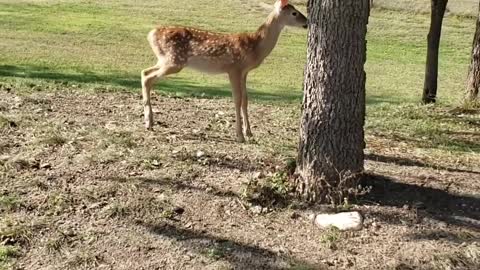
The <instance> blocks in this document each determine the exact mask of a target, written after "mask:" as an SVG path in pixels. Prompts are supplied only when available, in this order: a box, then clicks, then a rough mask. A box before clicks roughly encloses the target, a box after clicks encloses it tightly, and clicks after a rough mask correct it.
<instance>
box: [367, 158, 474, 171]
mask: <svg viewBox="0 0 480 270" xmlns="http://www.w3.org/2000/svg"><path fill="white" fill-rule="evenodd" d="M365 158H366V159H367V160H372V161H377V162H383V163H392V164H395V165H398V166H408V167H421V168H432V169H435V170H442V171H447V172H459V173H471V174H480V171H472V170H463V169H456V168H449V167H445V166H437V165H432V164H428V163H424V162H421V161H418V160H412V159H408V158H402V157H391V156H383V155H377V154H367V155H365Z"/></svg>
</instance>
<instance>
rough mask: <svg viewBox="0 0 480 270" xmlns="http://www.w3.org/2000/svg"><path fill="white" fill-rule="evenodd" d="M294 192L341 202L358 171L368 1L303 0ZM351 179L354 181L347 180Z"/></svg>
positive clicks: (362, 159) (361, 139)
mask: <svg viewBox="0 0 480 270" xmlns="http://www.w3.org/2000/svg"><path fill="white" fill-rule="evenodd" d="M308 9H309V16H310V18H309V22H310V26H309V37H308V51H307V66H306V69H305V81H304V99H303V113H302V114H303V115H302V120H301V130H300V144H299V152H298V162H297V170H296V173H297V178H296V182H295V187H296V190H297V192H298V193H299V194H300V195H302V196H303V197H304V198H305V199H307V200H309V201H322V202H328V201H330V202H332V201H338V200H342V199H343V198H342V197H343V195H344V194H342V191H344V190H346V189H348V188H350V187H352V186H353V185H354V184H355V182H356V181H355V177H352V176H356V175H357V174H358V173H360V172H362V171H363V163H364V153H363V149H364V147H365V142H364V130H363V127H364V122H365V81H366V75H365V71H364V64H365V61H366V39H365V36H366V33H367V23H368V17H369V12H370V1H369V0H309V2H308ZM350 180H354V181H350Z"/></svg>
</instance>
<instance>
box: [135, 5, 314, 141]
mask: <svg viewBox="0 0 480 270" xmlns="http://www.w3.org/2000/svg"><path fill="white" fill-rule="evenodd" d="M285 26H294V27H303V28H307V18H306V17H305V16H304V15H303V14H302V13H301V12H299V11H298V10H297V9H295V7H293V6H292V5H290V4H289V3H288V0H278V1H276V2H275V4H274V9H273V11H272V12H271V13H270V15H269V16H268V18H267V20H266V21H265V23H264V24H262V25H261V26H260V27H259V28H258V30H257V31H256V32H254V33H240V34H220V33H211V32H207V31H203V30H199V29H194V28H187V27H158V28H156V29H153V30H152V31H150V32H149V34H148V41H149V43H150V46H151V47H152V50H153V52H154V54H155V55H156V57H157V58H158V62H157V64H156V65H155V66H153V67H150V68H147V69H145V70H143V71H142V96H143V106H144V117H145V127H146V128H147V129H152V126H153V115H152V105H151V101H150V91H151V89H152V87H153V84H154V82H155V81H156V80H157V79H161V78H163V77H165V76H167V75H170V74H174V73H178V72H180V71H181V70H182V69H183V68H185V67H189V68H193V69H196V70H198V71H201V72H206V73H214V74H218V73H227V74H228V77H229V79H230V83H231V86H232V92H233V101H234V103H235V119H236V120H235V121H236V123H235V124H236V127H235V129H236V140H237V141H238V142H245V137H244V135H243V132H244V131H243V130H242V115H241V114H243V128H244V130H245V133H246V135H247V136H248V137H252V136H253V135H252V132H251V130H250V122H249V120H248V112H247V107H248V96H247V88H246V79H247V75H248V72H249V71H251V70H253V69H255V68H257V67H258V66H259V65H260V64H261V63H262V62H263V60H264V59H265V58H266V57H267V56H268V55H269V54H270V53H271V52H272V50H273V48H274V47H275V45H276V43H277V41H278V38H279V36H280V33H281V31H282V29H283V28H284V27H285Z"/></svg>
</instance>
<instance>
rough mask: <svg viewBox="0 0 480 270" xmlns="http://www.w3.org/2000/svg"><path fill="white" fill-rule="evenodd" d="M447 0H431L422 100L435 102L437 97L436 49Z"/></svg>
mask: <svg viewBox="0 0 480 270" xmlns="http://www.w3.org/2000/svg"><path fill="white" fill-rule="evenodd" d="M447 3H448V0H431V9H432V11H431V15H430V16H431V17H430V31H429V32H428V48H427V63H426V67H425V82H424V85H423V96H422V102H423V103H425V104H428V103H435V101H436V99H437V80H438V50H439V48H440V36H441V34H442V22H443V16H444V15H445V9H446V8H447Z"/></svg>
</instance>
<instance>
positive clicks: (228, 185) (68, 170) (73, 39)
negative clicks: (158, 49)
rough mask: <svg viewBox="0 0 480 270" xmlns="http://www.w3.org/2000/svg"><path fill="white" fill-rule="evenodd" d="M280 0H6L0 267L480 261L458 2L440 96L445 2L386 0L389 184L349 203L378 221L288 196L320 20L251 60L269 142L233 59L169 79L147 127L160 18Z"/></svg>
mask: <svg viewBox="0 0 480 270" xmlns="http://www.w3.org/2000/svg"><path fill="white" fill-rule="evenodd" d="M138 2H140V3H138ZM294 2H296V3H299V4H300V5H299V7H300V9H302V10H305V6H304V5H301V4H302V2H303V1H294ZM180 7H181V8H180ZM459 13H460V14H463V13H462V12H459ZM266 14H267V11H265V10H264V9H263V7H261V5H259V4H258V1H257V0H228V1H227V0H225V1H212V0H197V1H191V0H161V1H158V0H156V1H153V0H144V1H132V0H121V1H113V0H105V1H90V0H84V1H71V0H36V1H35V0H20V1H18V0H17V1H13V0H0V214H1V216H0V269H2V267H3V268H6V269H9V268H14V267H23V268H24V269H52V268H53V269H77V268H78V269H85V268H87V269H93V268H95V269H97V268H98V269H140V268H142V267H143V268H144V269H157V268H159V267H160V269H170V268H171V269H199V265H200V268H201V269H231V268H234V269H261V268H262V267H265V268H267V269H318V268H320V269H322V268H321V267H324V268H328V267H331V268H332V269H343V268H345V269H379V268H385V269H386V268H389V267H390V268H391V269H409V268H398V267H413V268H422V267H423V268H425V269H428V267H431V268H434V269H457V268H454V267H462V266H465V267H470V268H471V269H478V266H479V265H480V247H478V244H477V242H478V239H479V237H480V235H479V230H478V224H479V223H478V222H479V221H478V220H479V219H480V216H479V214H478V213H480V202H479V198H478V194H479V193H480V186H479V185H480V183H479V182H480V181H478V179H479V175H480V166H479V165H478V164H480V114H479V113H478V111H476V110H473V109H472V110H465V109H460V108H458V107H459V106H460V105H461V99H462V97H463V92H464V85H465V78H466V72H467V68H468V63H469V54H470V50H471V41H472V38H473V32H474V19H473V18H472V17H468V16H460V15H455V14H449V15H448V16H447V17H446V19H445V23H444V32H443V36H442V44H441V46H442V47H441V58H440V79H439V103H438V104H437V105H435V106H422V105H420V104H419V100H420V96H421V92H422V86H423V75H424V61H425V50H426V49H425V47H426V34H427V30H428V25H429V21H428V19H429V16H428V14H425V13H422V12H418V13H412V12H411V10H406V11H402V10H398V9H397V7H395V10H392V9H384V8H382V9H374V10H372V12H371V17H370V22H369V33H368V60H367V64H366V71H367V119H366V120H367V123H366V141H367V149H366V154H367V155H366V156H367V162H366V169H367V172H368V173H369V174H372V175H374V176H372V179H369V180H368V181H367V182H368V183H370V182H371V181H370V180H375V181H373V182H372V183H370V184H372V186H373V187H374V189H373V191H372V192H371V194H369V195H366V197H362V198H359V200H358V202H350V204H347V205H345V206H344V207H345V208H349V209H350V208H353V209H358V210H359V211H362V213H363V214H364V216H365V224H366V229H365V230H363V231H361V232H355V233H351V234H349V233H338V232H331V231H327V232H322V231H319V230H317V229H316V228H314V227H313V226H311V224H310V223H309V222H308V218H307V217H308V215H309V214H310V213H311V212H312V211H317V210H319V208H317V207H315V206H305V205H302V204H301V203H299V202H296V201H295V200H294V199H291V198H288V200H285V199H287V197H288V196H287V195H288V194H285V192H284V191H285V189H284V185H285V183H284V180H285V174H284V173H285V171H284V167H285V164H287V163H289V160H291V159H292V158H294V157H295V150H296V144H297V136H298V130H297V129H298V124H299V114H300V112H299V109H300V103H301V96H302V80H303V78H302V77H303V66H304V64H305V55H306V31H304V30H303V29H286V30H285V32H284V34H283V35H282V37H281V39H280V42H279V44H278V46H277V48H276V49H275V50H274V51H273V53H272V55H271V56H270V57H269V58H267V60H266V61H265V63H264V64H263V65H262V66H261V67H260V68H259V69H258V70H255V71H254V72H252V74H251V75H250V77H249V82H248V88H249V93H250V95H251V96H252V99H253V100H254V102H253V104H252V111H251V117H252V125H253V132H254V134H255V135H256V141H255V142H252V143H248V144H244V145H242V144H236V143H234V141H233V138H234V137H233V135H234V134H233V125H232V122H233V119H234V116H233V110H232V106H233V105H232V104H231V101H230V96H231V92H230V89H229V86H228V82H227V80H226V78H225V76H223V75H218V76H212V75H204V74H200V73H197V72H194V71H189V70H185V71H182V72H181V73H180V74H177V75H175V76H172V77H171V78H169V79H168V80H165V81H162V82H160V83H159V84H158V85H157V87H156V90H157V91H156V92H157V93H158V94H159V95H155V96H154V101H153V102H154V103H153V104H154V108H155V114H156V120H159V121H161V122H162V125H158V126H157V128H156V131H155V132H147V131H145V130H144V129H143V122H142V115H141V114H142V112H143V110H142V108H141V98H140V71H141V70H142V69H144V68H146V67H149V66H151V65H152V64H154V63H155V59H154V56H153V53H152V52H151V50H150V48H149V46H148V44H147V41H146V34H147V33H148V31H149V30H150V29H151V28H152V27H154V26H155V25H166V24H178V25H190V26H196V27H201V28H206V29H210V30H215V31H219V32H237V31H254V30H255V29H256V28H257V27H258V26H259V25H260V24H261V23H262V21H263V19H264V17H265V16H266ZM265 187H266V188H268V189H269V190H272V191H273V194H274V196H273V198H272V197H268V196H267V195H266V194H264V193H262V190H264V189H263V188H265ZM290 199H291V200H290ZM258 204H259V205H260V209H261V213H258V211H257V212H255V211H253V210H254V209H258V207H256V206H258ZM475 222H476V223H475ZM400 246H401V247H403V248H402V249H399V248H398V247H400ZM373 265H374V266H375V267H373ZM377 266H378V267H377ZM49 267H52V268H49ZM162 267H163V268H162ZM372 267H373V268H372ZM431 268H430V269H431ZM470 268H466V269H470ZM14 269H15V268H14ZM458 269H461V268H458Z"/></svg>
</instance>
